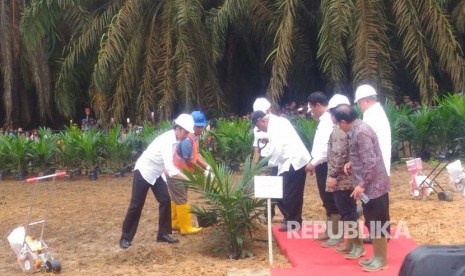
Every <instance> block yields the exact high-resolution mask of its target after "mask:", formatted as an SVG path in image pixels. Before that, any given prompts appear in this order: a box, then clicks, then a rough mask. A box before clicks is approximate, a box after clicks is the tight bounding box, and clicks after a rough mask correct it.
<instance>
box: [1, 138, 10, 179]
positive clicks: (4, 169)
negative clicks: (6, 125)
mask: <svg viewBox="0 0 465 276" xmlns="http://www.w3.org/2000/svg"><path fill="white" fill-rule="evenodd" d="M10 139H11V138H10V136H9V135H2V134H0V179H1V180H3V179H4V178H5V176H6V175H7V174H8V172H9V171H10V170H11V167H10V164H11V157H10V152H9V151H8V147H9V145H8V144H9V143H10V142H9V140H10Z"/></svg>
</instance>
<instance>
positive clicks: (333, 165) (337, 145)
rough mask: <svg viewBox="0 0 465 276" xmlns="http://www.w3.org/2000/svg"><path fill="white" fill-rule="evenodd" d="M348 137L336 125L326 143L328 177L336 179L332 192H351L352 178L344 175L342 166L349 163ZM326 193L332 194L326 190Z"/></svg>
mask: <svg viewBox="0 0 465 276" xmlns="http://www.w3.org/2000/svg"><path fill="white" fill-rule="evenodd" d="M349 150H350V149H349V136H348V135H347V133H345V132H344V131H343V130H342V129H340V128H339V127H338V126H337V125H334V127H333V132H332V133H331V135H330V136H329V142H328V176H330V177H332V178H336V182H337V184H336V187H335V188H334V190H333V191H346V190H353V189H354V185H353V183H352V177H351V176H348V175H345V174H344V165H345V164H346V163H348V162H349ZM326 191H327V192H332V191H330V190H328V188H327V189H326Z"/></svg>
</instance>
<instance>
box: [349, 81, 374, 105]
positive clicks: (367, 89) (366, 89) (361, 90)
mask: <svg viewBox="0 0 465 276" xmlns="http://www.w3.org/2000/svg"><path fill="white" fill-rule="evenodd" d="M375 95H376V90H375V89H374V88H373V87H372V86H371V85H368V84H363V85H360V86H359V87H357V90H356V91H355V100H354V103H357V102H358V101H359V100H361V99H363V98H366V97H370V96H375Z"/></svg>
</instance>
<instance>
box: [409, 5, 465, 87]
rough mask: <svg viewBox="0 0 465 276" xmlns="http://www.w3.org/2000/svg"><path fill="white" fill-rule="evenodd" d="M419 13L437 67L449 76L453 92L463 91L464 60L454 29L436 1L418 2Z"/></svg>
mask: <svg viewBox="0 0 465 276" xmlns="http://www.w3.org/2000/svg"><path fill="white" fill-rule="evenodd" d="M417 4H418V5H419V13H420V15H421V20H422V23H423V24H424V26H425V31H426V33H427V34H428V36H429V37H430V40H431V46H432V49H433V50H434V51H435V52H436V54H437V56H438V61H439V65H440V66H441V67H442V68H444V69H445V71H446V72H447V73H448V74H449V76H450V78H451V80H452V83H453V85H454V89H455V91H463V90H465V60H464V58H463V52H462V49H461V47H460V44H459V43H458V41H457V38H456V36H455V34H454V29H453V27H452V26H451V24H450V22H449V20H448V18H447V17H446V15H445V13H444V11H443V9H442V8H441V7H440V5H439V3H438V1H433V0H427V1H418V3H417Z"/></svg>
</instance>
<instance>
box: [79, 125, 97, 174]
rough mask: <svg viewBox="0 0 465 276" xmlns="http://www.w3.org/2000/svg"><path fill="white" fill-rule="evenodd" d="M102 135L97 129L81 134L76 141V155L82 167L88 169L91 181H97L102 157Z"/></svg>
mask: <svg viewBox="0 0 465 276" xmlns="http://www.w3.org/2000/svg"><path fill="white" fill-rule="evenodd" d="M101 137H102V134H101V133H100V132H99V131H97V130H95V129H88V130H86V131H83V132H81V135H80V136H78V140H77V141H76V142H77V144H76V150H77V151H76V153H77V156H78V158H79V160H80V162H81V165H82V166H83V167H84V168H86V170H87V173H88V175H89V179H90V180H96V179H97V172H96V169H97V165H98V161H99V160H100V159H101V157H102V141H101Z"/></svg>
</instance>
